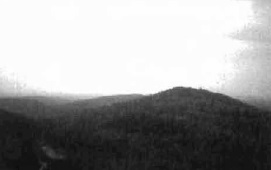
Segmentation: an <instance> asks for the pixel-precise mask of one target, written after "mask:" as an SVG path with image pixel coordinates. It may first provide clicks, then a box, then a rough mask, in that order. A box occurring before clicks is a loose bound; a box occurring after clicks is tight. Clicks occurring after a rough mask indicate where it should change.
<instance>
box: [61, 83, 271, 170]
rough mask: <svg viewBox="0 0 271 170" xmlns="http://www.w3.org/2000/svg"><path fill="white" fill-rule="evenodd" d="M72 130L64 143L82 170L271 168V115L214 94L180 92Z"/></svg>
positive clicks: (90, 114) (92, 113)
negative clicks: (270, 161) (83, 169)
mask: <svg viewBox="0 0 271 170" xmlns="http://www.w3.org/2000/svg"><path fill="white" fill-rule="evenodd" d="M66 128H67V127H66ZM60 129H61V128H60ZM68 129H69V130H67V129H66V133H67V134H68V135H67V136H66V138H63V139H62V140H63V141H62V143H65V142H66V144H68V145H66V146H67V149H68V150H70V148H73V149H71V150H70V151H71V153H72V154H73V155H74V157H73V161H74V162H77V163H78V164H80V165H81V167H82V168H89V169H90V168H91V169H97V170H99V169H118V170H119V169H131V170H133V169H134V170H137V169H191V170H192V169H202V170H203V169H206V170H207V169H208V170H209V169H225V170H226V169H227V170H240V169H246V170H248V169H269V168H270V163H269V161H268V160H270V158H271V157H270V148H269V146H270V141H271V140H270V114H269V113H268V112H263V111H260V110H258V109H256V108H254V107H252V106H249V105H246V104H244V103H242V102H240V101H238V100H235V99H232V98H230V97H228V96H225V95H222V94H216V93H211V92H209V91H206V90H197V89H192V88H182V87H178V88H173V89H170V90H166V91H163V92H160V93H157V94H154V95H150V96H147V97H144V98H141V99H138V100H133V101H128V102H123V103H117V104H113V105H111V106H104V107H101V108H96V109H92V110H87V111H85V112H83V113H81V114H79V115H77V116H76V117H75V118H74V122H73V124H72V125H71V126H70V127H69V128H68Z"/></svg>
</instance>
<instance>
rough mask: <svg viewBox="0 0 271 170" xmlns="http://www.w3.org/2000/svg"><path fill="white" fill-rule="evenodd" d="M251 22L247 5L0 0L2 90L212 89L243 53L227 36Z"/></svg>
mask: <svg viewBox="0 0 271 170" xmlns="http://www.w3.org/2000/svg"><path fill="white" fill-rule="evenodd" d="M252 22H253V10H252V2H251V1H235V0H219V1H217V0H204V1H203V0H114V1H112V0H99V1H87V0H76V1H75V0H46V1H35V0H25V1H21V0H0V76H1V81H0V84H1V83H2V86H3V87H5V88H6V89H7V90H10V91H16V87H10V86H12V85H14V84H16V82H17V83H19V84H20V86H21V88H20V90H22V91H23V90H25V91H27V89H36V90H45V91H48V92H64V93H65V92H67V93H101V94H119V93H153V92H157V91H160V90H165V89H167V88H171V87H174V86H192V87H203V88H211V89H212V88H217V87H219V86H223V84H224V83H225V82H229V81H231V79H233V78H234V76H235V72H236V67H235V66H234V62H233V61H234V60H235V58H236V56H237V55H238V54H239V53H240V52H241V51H242V50H244V49H246V48H249V47H248V45H247V44H246V43H245V42H244V41H242V40H238V39H233V38H232V37H231V36H230V35H231V34H232V33H234V32H238V31H240V30H242V28H243V27H244V26H245V25H247V24H249V23H252ZM5 88H4V90H5ZM0 89H1V88H0ZM2 90H3V89H2Z"/></svg>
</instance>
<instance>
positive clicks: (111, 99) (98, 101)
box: [67, 94, 144, 109]
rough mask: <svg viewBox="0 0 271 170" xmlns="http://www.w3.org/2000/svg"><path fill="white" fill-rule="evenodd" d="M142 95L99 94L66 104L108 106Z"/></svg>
mask: <svg viewBox="0 0 271 170" xmlns="http://www.w3.org/2000/svg"><path fill="white" fill-rule="evenodd" d="M142 97H144V95H141V94H128V95H114V96H101V97H97V98H93V99H87V100H78V101H75V102H73V103H70V104H68V105H69V106H68V105H67V107H76V108H81V109H91V108H97V107H101V106H110V105H112V104H114V103H121V102H128V101H131V100H136V99H140V98H142Z"/></svg>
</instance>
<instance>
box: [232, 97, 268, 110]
mask: <svg viewBox="0 0 271 170" xmlns="http://www.w3.org/2000/svg"><path fill="white" fill-rule="evenodd" d="M235 98H237V99H240V100H241V101H243V102H245V103H247V104H250V105H253V106H255V107H258V108H259V109H264V110H268V111H271V99H269V98H264V97H257V96H236V97H235Z"/></svg>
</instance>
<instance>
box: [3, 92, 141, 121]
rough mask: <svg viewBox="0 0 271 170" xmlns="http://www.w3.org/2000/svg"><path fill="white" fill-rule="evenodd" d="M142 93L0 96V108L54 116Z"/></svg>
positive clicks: (133, 97) (73, 112) (136, 96)
mask: <svg viewBox="0 0 271 170" xmlns="http://www.w3.org/2000/svg"><path fill="white" fill-rule="evenodd" d="M141 97H143V95H139V94H131V95H116V96H103V97H96V98H92V99H84V98H83V99H82V98H74V97H73V98H68V97H59V96H57V97H54V96H26V97H13V98H0V108H1V109H5V110H7V111H10V112H15V113H21V114H23V115H25V116H28V117H34V118H55V117H58V116H62V117H63V116H64V117H65V115H72V114H78V113H79V112H82V111H83V110H88V109H92V108H97V107H101V106H109V105H112V104H113V103H118V102H125V101H130V100H134V99H139V98H141Z"/></svg>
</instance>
